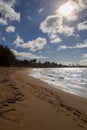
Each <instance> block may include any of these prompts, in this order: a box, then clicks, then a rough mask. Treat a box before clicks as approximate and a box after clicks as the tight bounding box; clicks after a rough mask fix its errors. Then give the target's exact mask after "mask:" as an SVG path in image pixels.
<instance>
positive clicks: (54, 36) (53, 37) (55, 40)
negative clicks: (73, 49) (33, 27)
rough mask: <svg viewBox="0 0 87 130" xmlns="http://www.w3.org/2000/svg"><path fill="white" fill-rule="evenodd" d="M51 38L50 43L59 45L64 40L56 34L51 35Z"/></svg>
mask: <svg viewBox="0 0 87 130" xmlns="http://www.w3.org/2000/svg"><path fill="white" fill-rule="evenodd" d="M49 38H50V43H59V42H61V41H62V39H61V38H60V37H59V36H57V35H56V34H51V35H50V36H49Z"/></svg>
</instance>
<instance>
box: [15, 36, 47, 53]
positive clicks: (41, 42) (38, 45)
mask: <svg viewBox="0 0 87 130" xmlns="http://www.w3.org/2000/svg"><path fill="white" fill-rule="evenodd" d="M46 43H47V41H46V39H45V38H41V37H38V38H37V39H35V40H32V41H28V42H26V43H24V41H23V39H21V38H20V36H17V38H16V40H15V41H14V44H16V46H19V47H22V48H28V49H29V50H30V51H32V52H35V51H38V50H41V49H43V48H44V46H45V45H46Z"/></svg>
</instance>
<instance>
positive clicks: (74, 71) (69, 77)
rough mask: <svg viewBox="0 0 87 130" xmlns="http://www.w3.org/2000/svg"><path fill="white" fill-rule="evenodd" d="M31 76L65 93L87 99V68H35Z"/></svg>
mask: <svg viewBox="0 0 87 130" xmlns="http://www.w3.org/2000/svg"><path fill="white" fill-rule="evenodd" d="M29 75H30V76H33V77H35V78H37V79H40V80H42V81H44V82H46V83H48V84H49V85H50V86H53V87H56V88H58V89H60V90H63V91H65V92H68V93H71V94H74V95H77V96H80V97H85V98H87V68H35V69H33V70H32V71H31V72H30V74H29Z"/></svg>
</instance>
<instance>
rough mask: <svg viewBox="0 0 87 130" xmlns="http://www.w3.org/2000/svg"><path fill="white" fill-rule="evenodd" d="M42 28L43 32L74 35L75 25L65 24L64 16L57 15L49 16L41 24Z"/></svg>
mask: <svg viewBox="0 0 87 130" xmlns="http://www.w3.org/2000/svg"><path fill="white" fill-rule="evenodd" d="M40 29H41V30H42V32H43V33H48V34H52V33H55V34H58V33H59V34H65V35H66V36H72V35H74V34H73V33H74V27H70V26H67V25H64V24H63V18H62V17H60V16H57V15H51V16H48V17H47V18H46V19H45V20H44V21H43V22H41V24H40Z"/></svg>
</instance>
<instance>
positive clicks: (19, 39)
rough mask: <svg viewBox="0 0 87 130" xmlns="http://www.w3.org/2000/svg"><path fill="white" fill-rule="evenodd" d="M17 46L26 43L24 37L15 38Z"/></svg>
mask: <svg viewBox="0 0 87 130" xmlns="http://www.w3.org/2000/svg"><path fill="white" fill-rule="evenodd" d="M13 43H14V44H15V45H16V46H21V45H22V43H24V41H23V39H22V38H20V36H18V35H17V36H16V39H15V41H14V42H13Z"/></svg>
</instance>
